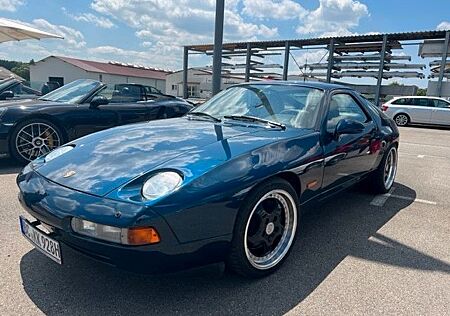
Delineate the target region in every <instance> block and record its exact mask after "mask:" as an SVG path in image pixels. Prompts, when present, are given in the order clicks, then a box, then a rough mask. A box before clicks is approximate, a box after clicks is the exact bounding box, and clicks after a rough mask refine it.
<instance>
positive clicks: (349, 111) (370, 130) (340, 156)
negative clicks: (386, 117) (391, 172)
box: [322, 90, 378, 191]
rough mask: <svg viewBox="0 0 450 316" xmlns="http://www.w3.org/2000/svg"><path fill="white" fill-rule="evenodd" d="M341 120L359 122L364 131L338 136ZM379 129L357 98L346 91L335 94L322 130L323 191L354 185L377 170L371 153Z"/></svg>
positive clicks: (331, 97) (330, 102)
mask: <svg viewBox="0 0 450 316" xmlns="http://www.w3.org/2000/svg"><path fill="white" fill-rule="evenodd" d="M342 119H351V120H354V121H357V122H360V123H362V124H363V125H364V130H363V131H362V132H360V133H358V134H344V135H340V136H335V129H336V125H337V124H338V122H339V121H341V120H342ZM377 128H378V127H377V125H376V123H375V122H374V120H373V119H372V117H371V116H370V114H369V113H368V111H367V110H366V109H365V107H364V105H363V104H361V103H360V101H359V99H358V98H357V97H356V96H355V95H354V94H352V93H351V92H348V91H345V90H342V91H335V92H333V93H332V95H331V96H330V98H329V104H328V110H327V114H326V122H325V126H324V127H323V129H324V131H323V148H324V171H323V172H324V174H323V184H322V188H323V190H325V191H326V190H329V189H332V188H336V187H340V186H343V185H345V184H350V183H353V181H355V180H356V179H358V178H359V177H360V176H361V175H363V174H365V173H367V172H368V171H369V170H371V169H372V168H373V167H374V165H375V162H376V158H377V152H376V151H373V150H371V149H372V148H373V146H372V145H373V142H374V141H375V136H376V132H377Z"/></svg>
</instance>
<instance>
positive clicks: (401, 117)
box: [395, 114, 408, 126]
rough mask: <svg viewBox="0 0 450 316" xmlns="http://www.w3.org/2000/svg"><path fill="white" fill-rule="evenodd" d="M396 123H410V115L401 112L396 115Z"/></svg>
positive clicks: (402, 124)
mask: <svg viewBox="0 0 450 316" xmlns="http://www.w3.org/2000/svg"><path fill="white" fill-rule="evenodd" d="M395 123H397V125H398V126H405V125H406V124H408V117H407V116H406V115H405V114H399V115H397V116H396V117H395Z"/></svg>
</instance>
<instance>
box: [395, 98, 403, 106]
mask: <svg viewBox="0 0 450 316" xmlns="http://www.w3.org/2000/svg"><path fill="white" fill-rule="evenodd" d="M405 100H406V99H403V98H401V99H397V100H395V101H392V104H395V105H403V104H406V102H405Z"/></svg>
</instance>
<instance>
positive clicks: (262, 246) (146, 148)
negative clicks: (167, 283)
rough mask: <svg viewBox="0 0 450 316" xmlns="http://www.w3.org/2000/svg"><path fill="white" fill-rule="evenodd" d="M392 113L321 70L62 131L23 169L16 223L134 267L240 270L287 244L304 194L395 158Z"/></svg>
mask: <svg viewBox="0 0 450 316" xmlns="http://www.w3.org/2000/svg"><path fill="white" fill-rule="evenodd" d="M398 141H399V133H398V130H397V127H396V125H395V124H394V122H393V121H392V120H391V119H389V118H387V117H386V116H385V115H384V114H383V113H382V112H381V111H380V110H378V108H376V107H375V106H374V105H373V104H371V103H370V102H369V101H367V100H366V99H364V98H363V97H362V96H361V95H359V94H358V93H357V92H355V91H353V90H350V89H348V88H345V87H342V86H338V85H331V84H320V83H296V82H262V83H249V84H241V85H236V86H233V87H231V88H228V89H227V90H225V91H223V92H222V93H220V94H218V95H217V96H215V97H214V98H212V99H211V100H209V101H208V102H206V103H204V104H203V105H201V106H199V107H197V108H195V109H194V110H192V111H191V112H189V113H188V114H187V115H186V116H184V117H181V118H176V119H169V120H161V121H153V122H148V123H140V124H133V125H127V126H121V127H117V128H113V129H109V130H106V131H102V132H99V133H95V134H92V135H89V136H86V137H83V138H80V139H78V140H75V141H72V142H70V143H68V144H67V145H64V146H63V147H59V148H58V149H56V150H54V151H52V152H50V153H49V154H47V155H46V156H43V157H41V158H38V159H37V160H35V161H33V162H32V163H30V164H29V165H28V166H27V167H25V169H24V170H23V171H22V172H21V173H20V175H19V176H18V179H17V183H18V185H19V188H20V194H19V199H20V202H21V204H22V205H23V207H24V208H25V209H26V210H27V211H28V213H29V215H28V216H27V219H26V218H24V217H21V218H20V226H21V230H22V233H23V234H24V236H25V237H26V238H27V239H29V240H30V241H31V242H32V243H33V244H34V245H35V246H36V247H37V248H38V249H39V250H41V251H42V252H43V253H44V254H46V255H48V256H49V257H50V258H51V259H53V260H54V261H56V262H58V263H63V262H64V249H65V248H66V247H69V248H72V249H75V250H76V251H78V252H80V253H82V254H85V255H88V256H90V257H92V258H94V259H97V260H100V261H102V262H106V263H108V264H112V265H114V266H117V267H120V268H123V269H127V270H133V271H140V272H157V271H168V270H174V269H183V268H188V267H192V266H194V265H202V264H208V263H213V262H220V261H225V262H226V264H227V265H228V267H229V268H230V269H232V270H234V271H235V272H238V273H240V274H242V275H245V276H249V277H260V276H264V275H267V274H269V273H272V272H273V271H274V270H276V269H277V268H278V267H279V266H280V265H281V264H282V262H283V261H284V260H285V259H286V258H287V256H288V253H289V251H290V249H291V248H292V245H293V243H294V240H295V237H296V233H297V227H298V226H299V224H300V221H301V219H302V217H301V214H302V211H303V210H304V205H305V203H307V202H310V201H312V200H316V199H322V198H324V197H327V196H330V195H332V194H334V193H336V192H339V191H340V190H342V189H344V188H346V187H348V186H349V185H351V184H353V183H356V182H358V181H361V180H364V179H366V178H369V180H370V181H368V182H369V183H370V184H371V186H372V188H373V189H374V192H378V193H384V192H387V191H388V190H389V189H390V188H391V186H392V184H393V182H394V179H395V175H396V171H397V147H398Z"/></svg>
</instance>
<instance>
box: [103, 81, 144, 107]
mask: <svg viewBox="0 0 450 316" xmlns="http://www.w3.org/2000/svg"><path fill="white" fill-rule="evenodd" d="M97 95H102V96H104V97H106V98H107V99H108V100H109V102H110V103H134V102H138V101H142V96H141V86H139V85H133V84H116V85H112V84H109V85H107V86H106V88H104V89H103V90H102V91H100V93H98V94H97Z"/></svg>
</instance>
